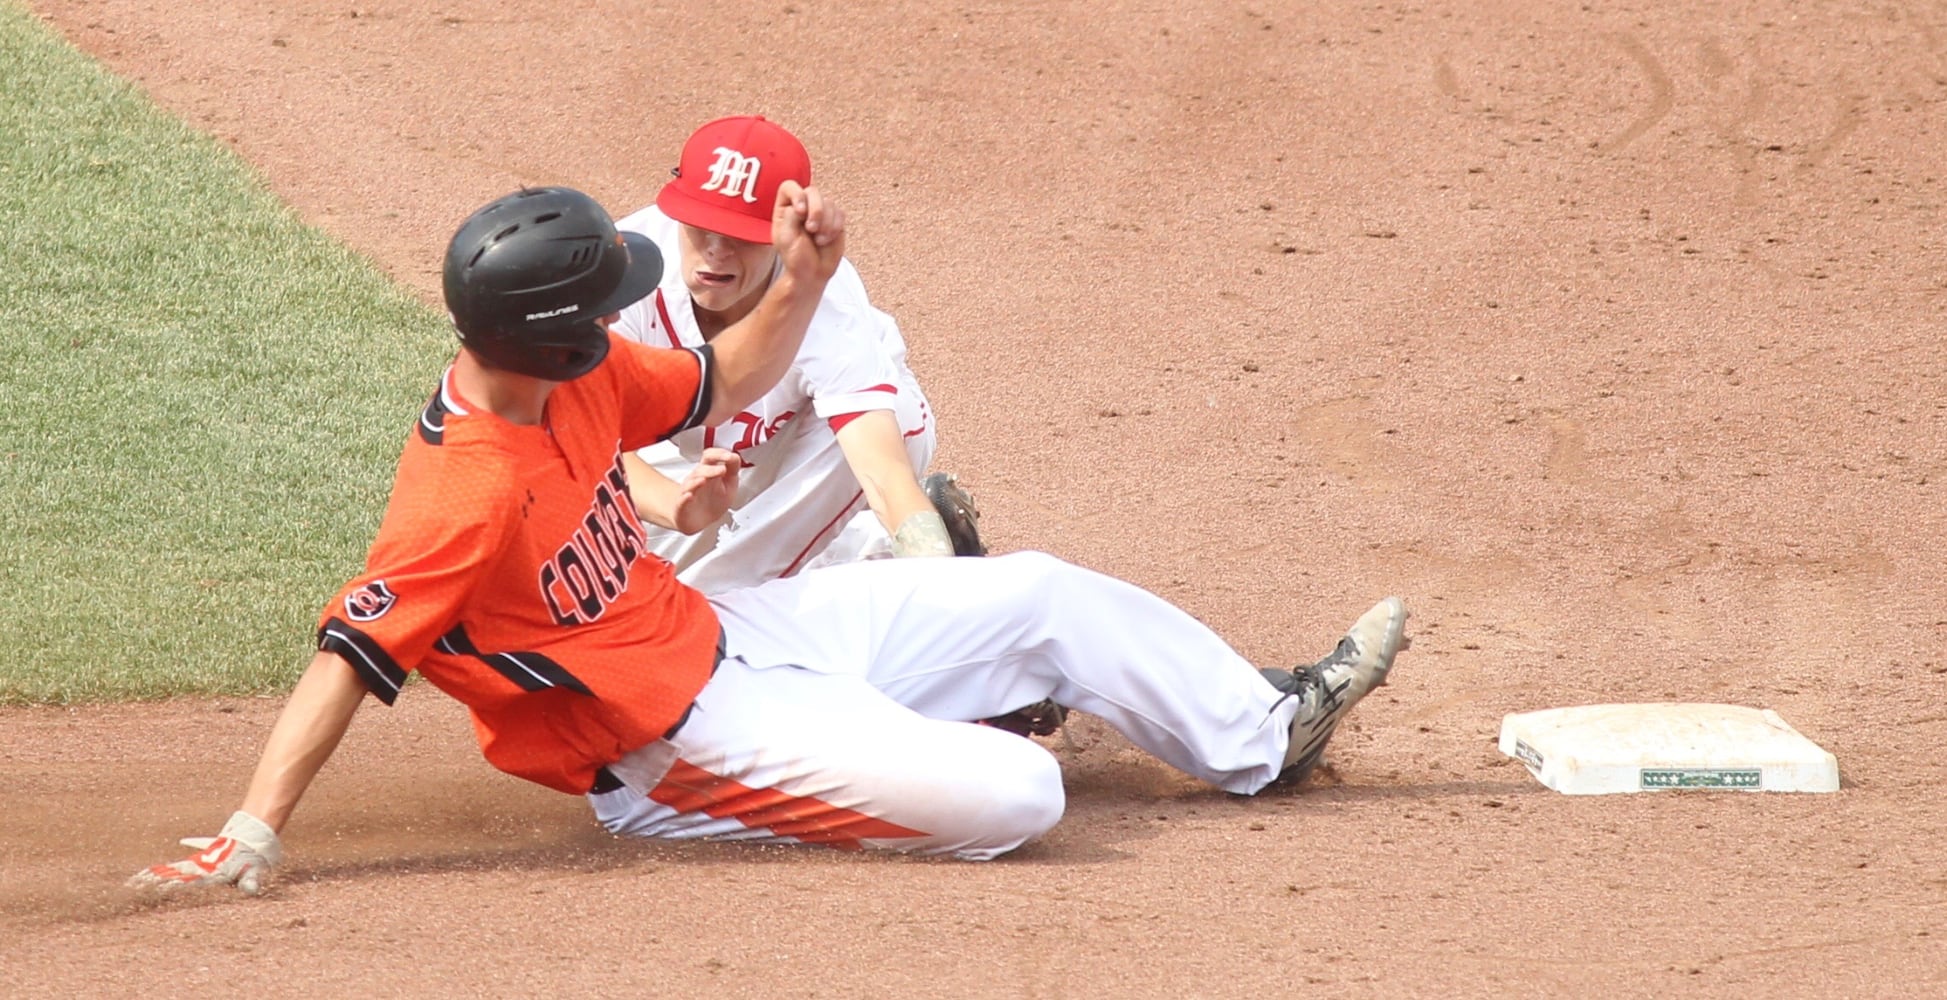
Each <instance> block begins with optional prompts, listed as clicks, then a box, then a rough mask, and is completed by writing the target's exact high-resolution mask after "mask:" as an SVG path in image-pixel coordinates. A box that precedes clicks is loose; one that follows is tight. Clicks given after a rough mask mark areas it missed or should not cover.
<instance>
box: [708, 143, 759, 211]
mask: <svg viewBox="0 0 1947 1000" xmlns="http://www.w3.org/2000/svg"><path fill="white" fill-rule="evenodd" d="M714 152H715V153H716V154H717V162H715V163H712V164H710V179H709V180H707V181H704V182H703V190H705V191H715V192H717V193H718V194H721V195H723V196H724V197H725V198H742V199H743V200H744V201H746V202H750V203H753V204H754V203H756V201H757V170H758V168H759V167H762V166H763V164H761V163H759V162H757V157H755V156H745V155H744V154H742V153H739V152H737V151H736V150H734V149H731V148H730V147H728V146H718V147H717V148H716V149H715V150H714Z"/></svg>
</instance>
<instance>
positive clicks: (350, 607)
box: [345, 580, 399, 622]
mask: <svg viewBox="0 0 1947 1000" xmlns="http://www.w3.org/2000/svg"><path fill="white" fill-rule="evenodd" d="M398 600H399V598H397V597H396V596H394V595H393V593H392V591H391V590H389V589H387V587H386V585H385V581H384V580H373V581H372V582H371V583H368V584H366V585H365V586H363V587H360V588H358V589H357V590H354V591H352V592H351V593H349V594H346V595H345V617H347V618H350V619H351V620H352V621H355V622H369V621H371V620H373V619H375V618H377V617H378V616H380V615H382V614H385V613H386V612H387V611H390V610H392V605H393V604H394V603H396V602H397V601H398Z"/></svg>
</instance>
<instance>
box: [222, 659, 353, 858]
mask: <svg viewBox="0 0 1947 1000" xmlns="http://www.w3.org/2000/svg"><path fill="white" fill-rule="evenodd" d="M364 698H365V682H363V681H361V680H359V679H358V674H357V673H356V672H354V671H353V670H352V667H351V664H349V663H346V662H345V660H344V659H343V658H342V657H340V656H338V655H337V654H335V653H319V654H318V655H317V656H316V657H314V658H313V659H312V660H311V665H310V666H309V667H307V668H305V671H304V676H303V677H301V678H299V679H298V682H297V687H296V688H294V689H292V691H291V698H290V700H289V701H287V702H285V704H284V710H283V712H281V713H279V714H278V716H277V723H276V725H275V726H273V727H272V728H271V732H270V739H269V741H268V742H266V743H265V745H264V753H263V756H262V757H261V758H259V759H258V761H257V771H256V773H255V774H254V775H253V776H252V777H251V779H250V789H249V791H248V792H246V793H245V794H244V799H243V807H242V808H243V811H244V812H247V813H249V814H250V815H252V816H255V817H257V818H258V819H260V820H263V821H264V822H265V823H266V824H268V825H269V826H270V828H271V829H273V830H280V829H282V828H283V826H284V823H285V822H286V821H287V820H289V819H290V818H291V810H293V809H295V808H296V807H297V803H298V799H300V798H302V797H303V796H304V791H305V789H307V788H309V787H311V781H312V779H314V778H316V777H317V776H318V771H319V770H320V769H321V768H323V767H324V764H325V761H327V760H329V759H330V758H331V754H332V752H333V751H334V750H336V749H338V741H339V740H341V739H343V738H344V735H345V730H346V729H347V728H349V727H350V726H351V722H352V716H353V715H354V714H356V713H357V712H358V706H359V705H360V704H361V703H362V702H363V700H364Z"/></svg>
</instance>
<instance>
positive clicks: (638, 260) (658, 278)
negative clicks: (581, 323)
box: [587, 232, 663, 319]
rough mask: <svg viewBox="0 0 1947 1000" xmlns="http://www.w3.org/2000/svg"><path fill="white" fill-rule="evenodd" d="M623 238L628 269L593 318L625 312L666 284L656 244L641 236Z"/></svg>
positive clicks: (594, 308)
mask: <svg viewBox="0 0 1947 1000" xmlns="http://www.w3.org/2000/svg"><path fill="white" fill-rule="evenodd" d="M619 235H620V236H621V237H622V246H623V247H624V248H625V249H627V250H628V251H629V267H628V270H626V271H623V272H622V280H621V282H620V283H618V284H617V285H616V286H615V290H614V291H613V292H610V293H609V294H608V296H607V297H605V298H603V299H602V301H600V302H598V303H596V304H595V305H594V306H591V307H590V308H589V310H588V313H587V315H588V318H590V319H599V318H601V317H603V316H607V315H609V314H611V313H618V312H621V311H622V310H623V309H626V308H628V307H629V306H631V305H633V304H635V303H636V302H638V301H640V300H641V299H642V298H643V297H644V296H646V295H648V294H649V293H650V292H653V291H655V290H656V286H657V285H659V284H662V280H663V255H662V251H661V250H658V249H656V242H655V241H654V240H652V239H650V238H649V237H647V236H644V235H642V234H641V233H631V232H619Z"/></svg>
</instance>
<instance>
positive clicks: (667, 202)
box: [656, 115, 811, 243]
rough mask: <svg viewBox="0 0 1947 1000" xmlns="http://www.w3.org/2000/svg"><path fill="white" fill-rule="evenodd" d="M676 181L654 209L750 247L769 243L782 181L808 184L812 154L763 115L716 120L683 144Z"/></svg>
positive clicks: (659, 195)
mask: <svg viewBox="0 0 1947 1000" xmlns="http://www.w3.org/2000/svg"><path fill="white" fill-rule="evenodd" d="M675 173H676V179H675V180H673V181H670V182H669V183H668V184H665V185H663V189H662V191H661V192H660V193H658V194H657V195H656V207H657V208H660V209H662V211H663V214H664V215H667V216H669V217H670V218H672V219H675V220H676V221H677V222H680V223H683V224H684V225H687V226H695V227H696V228H698V229H707V230H709V231H711V232H713V233H723V234H724V235H726V236H734V237H736V238H737V239H740V240H745V241H748V242H751V243H769V242H771V208H772V206H773V205H775V204H776V203H777V189H778V185H779V184H781V183H783V182H784V181H785V180H787V179H788V180H794V181H797V182H798V183H799V184H807V185H808V184H810V183H811V156H810V154H808V153H806V152H805V150H804V143H801V142H799V141H798V137H797V136H794V135H792V134H791V133H789V132H786V131H785V130H784V129H783V128H782V127H780V126H778V125H777V124H776V123H775V122H770V121H766V120H765V119H764V117H763V116H762V115H738V116H736V117H732V118H719V119H717V120H716V121H713V122H709V123H707V124H705V125H704V126H703V127H702V128H699V129H697V130H696V134H695V135H692V136H690V141H688V142H686V143H684V144H683V159H682V160H681V162H680V163H679V164H678V166H677V167H676V171H675Z"/></svg>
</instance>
